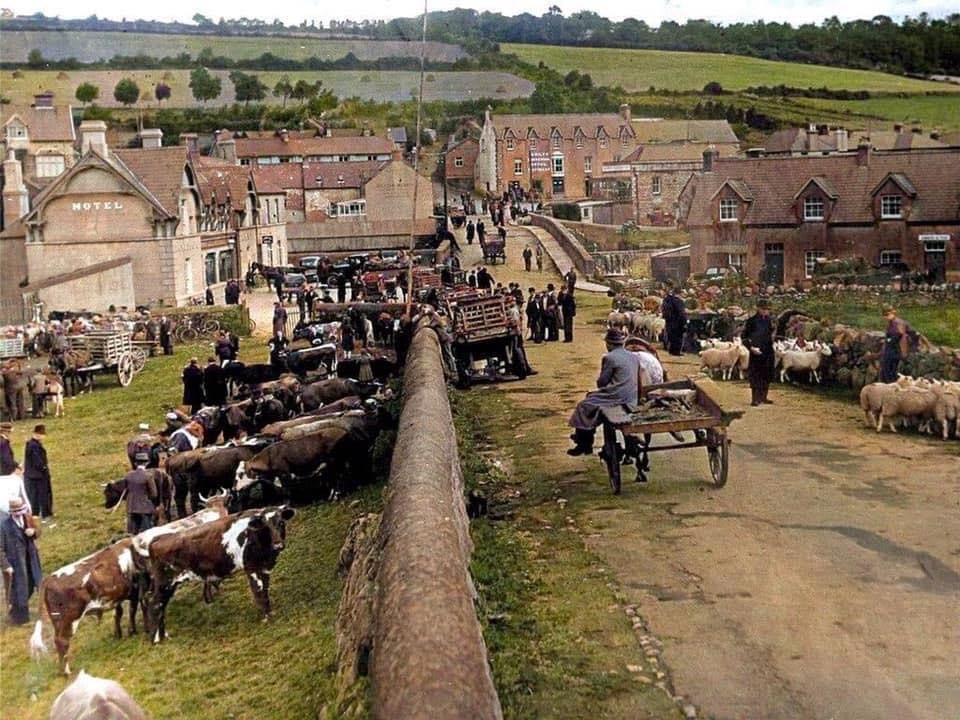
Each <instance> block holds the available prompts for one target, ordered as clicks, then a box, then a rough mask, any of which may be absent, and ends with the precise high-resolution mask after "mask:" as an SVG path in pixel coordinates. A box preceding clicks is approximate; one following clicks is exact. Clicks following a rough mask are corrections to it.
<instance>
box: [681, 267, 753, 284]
mask: <svg viewBox="0 0 960 720" xmlns="http://www.w3.org/2000/svg"><path fill="white" fill-rule="evenodd" d="M739 275H742V273H741V272H740V269H739V268H735V267H733V266H732V265H729V266H725V267H708V268H707V269H706V270H704V271H703V272H702V273H696V274H694V275H691V279H692V280H694V281H695V282H703V281H709V280H723V279H725V278H728V277H736V276H739Z"/></svg>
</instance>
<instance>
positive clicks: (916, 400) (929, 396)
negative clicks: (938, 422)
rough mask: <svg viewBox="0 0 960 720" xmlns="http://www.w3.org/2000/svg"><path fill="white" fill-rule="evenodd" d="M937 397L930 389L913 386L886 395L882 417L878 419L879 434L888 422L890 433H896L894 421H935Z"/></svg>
mask: <svg viewBox="0 0 960 720" xmlns="http://www.w3.org/2000/svg"><path fill="white" fill-rule="evenodd" d="M936 402H937V396H936V394H935V393H934V392H933V390H931V389H929V388H923V387H917V386H911V387H897V389H896V390H894V391H893V392H892V393H888V394H886V395H884V397H883V400H882V401H881V403H880V417H879V418H878V419H877V432H880V431H881V430H882V429H883V423H884V421H886V423H887V425H888V426H889V428H890V432H896V431H897V428H896V426H895V425H894V420H896V419H897V418H904V419H905V420H906V419H917V420H919V421H928V420H932V419H933V414H934V406H935V405H936Z"/></svg>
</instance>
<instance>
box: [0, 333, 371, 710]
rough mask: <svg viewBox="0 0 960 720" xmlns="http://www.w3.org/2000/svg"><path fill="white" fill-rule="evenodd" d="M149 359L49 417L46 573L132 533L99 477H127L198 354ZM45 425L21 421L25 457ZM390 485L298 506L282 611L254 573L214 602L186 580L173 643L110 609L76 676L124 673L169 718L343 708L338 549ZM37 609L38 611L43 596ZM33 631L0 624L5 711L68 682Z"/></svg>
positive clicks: (43, 542) (277, 594)
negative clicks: (139, 430) (118, 629)
mask: <svg viewBox="0 0 960 720" xmlns="http://www.w3.org/2000/svg"><path fill="white" fill-rule="evenodd" d="M200 352H204V349H203V348H190V347H183V348H178V350H177V353H176V356H175V357H173V358H151V359H150V360H149V361H148V363H147V367H146V369H145V370H144V372H143V373H142V374H141V375H138V376H137V377H136V378H135V379H134V381H133V384H132V385H131V386H130V387H129V388H126V389H123V388H120V387H119V386H118V385H116V381H115V380H113V379H110V378H106V377H104V378H100V380H99V383H98V389H97V391H96V392H95V393H94V394H92V395H84V396H82V397H80V398H79V399H76V400H67V401H66V410H67V417H66V418H64V419H49V418H48V420H47V430H48V434H47V439H46V443H45V444H46V446H47V448H48V453H49V457H50V466H51V469H52V475H53V489H54V511H55V523H56V524H55V526H52V525H51V526H46V527H45V528H44V532H43V535H42V537H41V538H40V540H39V550H40V555H41V559H42V562H43V569H44V572H45V573H50V572H52V571H54V570H56V569H57V568H58V567H61V566H62V565H64V564H66V563H68V562H71V561H73V560H76V559H78V558H80V557H82V556H84V555H86V554H88V553H90V552H92V551H94V550H96V549H98V548H100V547H102V546H103V545H105V544H107V543H108V542H110V541H111V539H113V538H115V537H117V536H119V535H120V534H121V533H122V532H123V526H124V515H123V512H122V509H121V511H119V512H117V513H113V514H109V513H107V511H106V510H105V509H104V508H103V499H102V494H101V490H100V483H101V482H105V481H107V480H112V479H115V478H118V477H120V476H121V475H122V473H123V472H125V469H126V468H125V466H126V459H125V452H124V447H125V444H126V441H127V440H128V439H129V438H130V437H131V436H132V435H133V434H135V432H136V427H137V424H138V423H139V422H144V421H148V422H150V423H151V425H154V426H156V425H158V424H159V423H160V420H161V418H162V417H163V412H164V408H165V407H166V406H168V405H172V404H178V402H179V399H180V393H181V385H180V381H179V375H180V371H181V368H182V367H183V364H184V363H185V361H186V360H187V358H189V356H190V355H191V354H200ZM32 426H33V421H22V422H19V423H17V424H16V428H15V430H14V435H13V442H14V446H15V449H16V454H17V457H18V458H21V457H22V452H23V444H24V442H25V441H26V439H27V437H28V432H29V430H30V429H31V428H32ZM380 490H381V488H380V486H372V487H368V488H366V489H365V490H363V491H361V492H359V493H357V494H355V495H354V496H352V497H351V501H352V500H354V499H358V500H359V503H356V504H355V506H354V504H353V503H352V502H351V503H346V502H343V503H336V504H332V505H331V504H324V505H316V506H313V507H305V508H300V509H299V510H298V514H297V517H295V518H294V519H293V521H292V522H291V523H290V525H289V529H288V545H287V548H286V549H285V550H284V552H283V554H282V555H281V556H280V561H279V564H278V565H277V568H276V571H275V573H274V575H273V578H274V580H273V584H272V588H271V590H272V592H271V599H272V600H273V604H274V616H273V620H272V621H271V622H270V623H267V624H264V623H261V622H260V620H259V617H258V612H257V610H256V609H255V606H254V604H253V601H252V599H251V598H250V592H249V589H248V587H247V583H246V581H245V580H244V579H243V578H242V577H240V576H236V577H233V578H231V579H229V580H227V581H226V582H224V583H223V586H222V592H221V594H220V595H219V597H218V598H217V599H216V600H215V601H214V602H213V603H212V604H210V605H206V604H204V603H203V600H202V598H201V593H200V591H199V588H198V587H185V588H182V589H181V590H180V591H179V592H178V593H177V595H176V596H175V597H174V599H173V601H172V602H171V604H170V610H169V613H168V620H169V625H168V627H169V632H170V636H171V637H170V639H169V641H167V642H166V643H164V644H163V645H160V646H157V647H152V646H150V645H148V644H147V643H146V641H145V640H144V638H143V636H142V635H140V636H134V637H131V638H128V637H126V636H125V637H124V638H123V639H122V640H119V641H118V640H115V639H114V638H113V621H112V616H111V615H110V614H107V617H105V618H104V621H103V622H102V623H100V624H98V623H97V622H96V620H95V619H94V618H91V617H88V618H86V619H84V620H83V622H81V624H80V626H79V629H78V632H77V635H76V636H75V638H74V641H73V643H72V647H71V652H72V657H73V662H72V666H73V669H74V671H79V670H80V669H85V670H86V671H87V672H89V673H92V674H95V675H99V676H105V677H110V678H113V679H115V680H117V681H119V682H120V683H122V684H123V685H124V686H125V687H126V688H127V690H128V691H129V692H130V693H131V695H133V697H134V698H136V699H137V700H138V701H139V702H140V703H141V704H142V705H143V706H144V708H145V709H146V710H147V712H148V713H149V714H150V715H151V716H152V717H154V718H156V719H157V720H163V719H166V718H169V719H170V720H174V719H181V718H238V719H239V718H244V719H249V720H256V719H259V718H289V719H290V720H301V719H302V718H306V717H313V718H316V717H332V715H331V714H329V713H328V714H327V715H326V716H325V715H322V714H321V708H322V707H323V706H324V704H325V703H326V702H328V701H329V700H330V699H331V698H332V697H333V694H334V686H333V683H334V670H335V668H334V663H335V656H336V643H335V638H334V634H333V633H334V621H335V617H336V611H337V605H338V603H339V600H340V591H341V583H340V580H339V579H338V577H337V572H336V570H337V558H338V553H339V551H340V547H341V544H342V542H343V539H344V537H345V535H346V532H347V529H348V527H349V525H350V522H351V521H352V519H353V518H354V517H355V515H356V514H359V513H361V512H365V511H376V510H378V509H379V505H380ZM31 616H32V617H33V618H36V616H37V613H36V596H34V598H33V603H32V607H31ZM31 629H32V626H31V627H22V628H4V629H3V631H2V633H0V667H2V673H0V707H2V708H3V716H4V717H17V718H20V719H21V720H32V719H36V720H39V719H40V718H46V717H47V716H48V713H49V708H50V704H51V703H52V701H53V699H54V697H55V696H56V695H57V694H58V693H59V692H60V691H61V690H62V689H63V687H64V686H65V684H66V681H65V680H64V679H63V678H62V677H60V676H59V675H58V674H57V672H56V656H55V655H54V656H53V657H52V658H51V659H49V660H45V661H43V662H40V663H35V662H32V661H31V660H30V659H29V656H28V652H27V639H28V636H29V633H30V630H31Z"/></svg>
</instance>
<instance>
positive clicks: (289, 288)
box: [283, 272, 307, 293]
mask: <svg viewBox="0 0 960 720" xmlns="http://www.w3.org/2000/svg"><path fill="white" fill-rule="evenodd" d="M306 284H307V278H306V276H305V275H304V274H303V273H297V272H290V273H287V274H286V275H284V276H283V291H284V292H288V293H293V292H300V291H301V290H303V289H304V287H306Z"/></svg>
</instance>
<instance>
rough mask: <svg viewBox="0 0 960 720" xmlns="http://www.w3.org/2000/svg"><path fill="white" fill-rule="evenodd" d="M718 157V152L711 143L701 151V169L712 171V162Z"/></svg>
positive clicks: (706, 171)
mask: <svg viewBox="0 0 960 720" xmlns="http://www.w3.org/2000/svg"><path fill="white" fill-rule="evenodd" d="M719 159H720V153H719V152H717V148H715V147H714V146H713V145H711V146H710V147H708V148H707V149H706V150H704V151H703V171H704V172H705V173H708V172H713V164H714V163H715V162H716V161H717V160H719Z"/></svg>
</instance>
